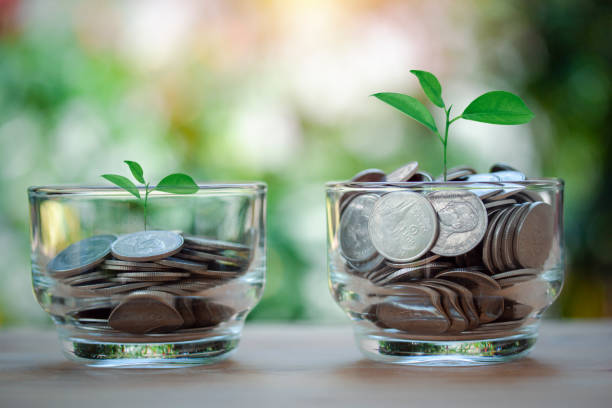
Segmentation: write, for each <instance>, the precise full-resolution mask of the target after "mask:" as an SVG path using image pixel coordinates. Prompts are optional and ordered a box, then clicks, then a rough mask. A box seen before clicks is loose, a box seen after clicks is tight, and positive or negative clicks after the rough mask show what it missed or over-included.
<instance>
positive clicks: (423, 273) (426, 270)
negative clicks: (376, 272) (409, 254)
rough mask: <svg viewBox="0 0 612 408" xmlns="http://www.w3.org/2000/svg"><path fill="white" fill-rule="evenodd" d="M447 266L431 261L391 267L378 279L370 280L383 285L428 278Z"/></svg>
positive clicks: (446, 264)
mask: <svg viewBox="0 0 612 408" xmlns="http://www.w3.org/2000/svg"><path fill="white" fill-rule="evenodd" d="M449 266H450V264H449V263H435V262H432V263H429V264H426V265H421V266H417V267H414V268H403V269H391V270H390V271H389V274H387V276H383V277H379V278H378V280H372V281H373V282H374V283H376V284H377V285H380V286H384V285H388V284H390V283H395V282H402V281H407V280H416V279H422V278H429V277H430V275H431V274H432V272H433V271H438V270H442V269H446V268H448V267H449Z"/></svg>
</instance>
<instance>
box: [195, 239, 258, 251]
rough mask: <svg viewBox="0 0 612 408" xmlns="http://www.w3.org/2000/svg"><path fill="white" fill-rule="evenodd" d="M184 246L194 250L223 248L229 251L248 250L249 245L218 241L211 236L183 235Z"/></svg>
mask: <svg viewBox="0 0 612 408" xmlns="http://www.w3.org/2000/svg"><path fill="white" fill-rule="evenodd" d="M183 238H184V240H185V246H186V247H187V248H192V249H196V250H201V249H204V250H205V249H225V250H231V251H238V252H240V251H249V250H250V247H249V246H248V245H245V244H241V243H238V242H230V241H220V240H216V239H211V238H205V237H197V236H193V235H183Z"/></svg>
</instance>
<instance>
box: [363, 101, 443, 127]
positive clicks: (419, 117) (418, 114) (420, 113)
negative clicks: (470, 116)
mask: <svg viewBox="0 0 612 408" xmlns="http://www.w3.org/2000/svg"><path fill="white" fill-rule="evenodd" d="M373 96H375V97H377V98H378V99H380V100H381V101H383V102H385V103H387V104H389V105H391V106H393V107H394V108H395V109H398V110H399V111H401V112H403V113H405V114H406V115H408V116H410V117H411V118H412V119H414V120H416V121H417V122H419V123H421V124H423V125H425V126H427V128H428V129H430V130H431V131H432V132H435V133H438V128H437V127H436V122H434V119H433V116H431V113H429V111H428V110H427V108H426V107H425V105H423V104H422V103H421V102H419V101H418V100H417V99H415V98H413V97H412V96H408V95H404V94H399V93H393V92H381V93H377V94H374V95H373Z"/></svg>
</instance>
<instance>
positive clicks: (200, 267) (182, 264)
mask: <svg viewBox="0 0 612 408" xmlns="http://www.w3.org/2000/svg"><path fill="white" fill-rule="evenodd" d="M157 263H158V264H160V265H163V266H169V267H173V268H177V269H183V270H186V271H190V272H196V273H197V272H206V271H207V270H208V265H207V264H203V263H199V262H193V261H188V260H186V259H179V258H174V257H169V258H166V259H160V260H159V261H157Z"/></svg>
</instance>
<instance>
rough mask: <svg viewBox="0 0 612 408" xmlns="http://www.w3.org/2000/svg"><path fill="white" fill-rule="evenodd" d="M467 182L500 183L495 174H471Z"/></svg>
mask: <svg viewBox="0 0 612 408" xmlns="http://www.w3.org/2000/svg"><path fill="white" fill-rule="evenodd" d="M467 181H478V182H481V181H484V182H495V181H501V180H500V178H499V177H497V176H496V175H495V174H493V173H478V174H471V175H469V176H468V177H467Z"/></svg>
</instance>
